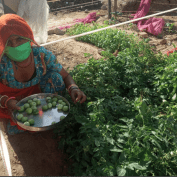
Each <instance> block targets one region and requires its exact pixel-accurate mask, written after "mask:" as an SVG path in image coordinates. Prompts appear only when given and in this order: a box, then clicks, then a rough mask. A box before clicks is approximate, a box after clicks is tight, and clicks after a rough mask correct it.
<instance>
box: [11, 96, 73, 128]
mask: <svg viewBox="0 0 177 177" xmlns="http://www.w3.org/2000/svg"><path fill="white" fill-rule="evenodd" d="M46 97H58V98H60V99H62V100H63V101H65V102H66V103H67V104H68V107H69V110H68V111H67V112H63V111H59V110H58V109H57V107H56V108H51V109H49V110H47V111H46V112H45V111H42V106H43V105H45V104H47V102H46V100H45V99H46ZM34 98H37V99H39V100H41V105H40V106H38V107H37V108H38V110H39V112H40V113H39V115H28V114H27V113H26V112H23V113H19V112H18V111H14V112H13V113H12V119H13V121H14V122H16V123H17V124H18V125H19V126H20V127H22V128H23V129H26V130H29V131H46V130H50V129H53V128H55V125H56V124H57V123H60V121H61V120H60V117H61V116H65V119H66V117H67V115H68V114H69V111H70V103H69V102H68V101H67V100H66V99H65V98H64V97H62V96H59V95H55V94H51V93H39V94H35V95H31V96H28V97H26V98H24V99H22V100H21V101H19V102H18V103H17V106H23V105H24V104H25V103H27V101H28V100H31V99H34ZM58 104H59V103H57V105H58ZM19 114H23V115H24V117H28V118H29V119H34V121H35V124H34V125H33V126H26V125H24V124H23V123H22V122H20V121H18V119H17V116H18V115H19ZM52 122H56V124H54V125H51V124H52Z"/></svg>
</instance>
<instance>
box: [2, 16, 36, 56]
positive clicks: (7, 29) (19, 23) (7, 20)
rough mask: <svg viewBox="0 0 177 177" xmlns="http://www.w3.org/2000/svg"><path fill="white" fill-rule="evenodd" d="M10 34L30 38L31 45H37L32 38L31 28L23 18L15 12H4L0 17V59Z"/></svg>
mask: <svg viewBox="0 0 177 177" xmlns="http://www.w3.org/2000/svg"><path fill="white" fill-rule="evenodd" d="M11 35H18V36H21V37H23V38H26V39H28V40H30V41H31V46H32V45H33V44H36V45H37V46H39V45H38V44H37V42H36V41H35V40H34V35H33V31H32V29H31V28H30V26H29V25H28V23H27V22H26V21H25V20H24V19H23V18H21V17H20V16H18V15H16V14H6V15H3V16H1V17H0V59H1V58H2V56H3V54H4V49H5V47H6V44H7V41H8V38H9V37H10V36H11Z"/></svg>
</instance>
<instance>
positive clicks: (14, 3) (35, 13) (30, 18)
mask: <svg viewBox="0 0 177 177" xmlns="http://www.w3.org/2000/svg"><path fill="white" fill-rule="evenodd" d="M8 13H12V14H17V15H19V16H20V17H22V18H24V19H25V21H27V23H28V24H29V26H30V27H31V29H32V31H33V34H34V39H35V41H36V42H37V43H38V44H39V45H40V44H43V43H46V42H47V38H48V30H47V20H48V16H49V5H48V4H47V0H0V15H3V14H8Z"/></svg>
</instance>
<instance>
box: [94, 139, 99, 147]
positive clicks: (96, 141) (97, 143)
mask: <svg viewBox="0 0 177 177" xmlns="http://www.w3.org/2000/svg"><path fill="white" fill-rule="evenodd" d="M95 145H96V146H97V147H98V146H100V141H99V140H97V139H95Z"/></svg>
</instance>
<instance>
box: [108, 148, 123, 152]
mask: <svg viewBox="0 0 177 177" xmlns="http://www.w3.org/2000/svg"><path fill="white" fill-rule="evenodd" d="M110 151H112V152H122V150H121V149H118V148H114V149H110Z"/></svg>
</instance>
